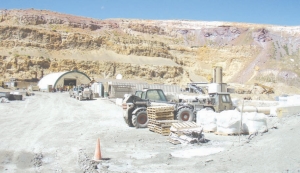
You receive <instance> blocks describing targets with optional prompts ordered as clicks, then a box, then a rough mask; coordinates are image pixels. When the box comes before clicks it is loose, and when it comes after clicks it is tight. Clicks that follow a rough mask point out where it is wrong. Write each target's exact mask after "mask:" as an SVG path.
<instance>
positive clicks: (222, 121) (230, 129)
mask: <svg viewBox="0 0 300 173" xmlns="http://www.w3.org/2000/svg"><path fill="white" fill-rule="evenodd" d="M240 124H241V113H240V112H239V111H237V110H228V111H223V112H220V113H219V114H218V115H217V133H220V134H238V133H239V131H240V130H239V129H240Z"/></svg>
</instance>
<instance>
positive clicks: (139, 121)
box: [132, 110, 148, 128]
mask: <svg viewBox="0 0 300 173" xmlns="http://www.w3.org/2000/svg"><path fill="white" fill-rule="evenodd" d="M132 124H133V125H134V126H135V127H136V128H146V127H147V125H148V116H147V112H146V111H145V110H141V111H139V112H137V113H136V115H132Z"/></svg>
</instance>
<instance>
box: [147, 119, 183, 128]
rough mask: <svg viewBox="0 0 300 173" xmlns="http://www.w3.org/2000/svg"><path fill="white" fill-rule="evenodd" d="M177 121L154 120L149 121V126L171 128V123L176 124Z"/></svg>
mask: <svg viewBox="0 0 300 173" xmlns="http://www.w3.org/2000/svg"><path fill="white" fill-rule="evenodd" d="M177 122H178V120H173V119H170V120H156V119H149V123H150V124H155V125H160V126H172V123H177Z"/></svg>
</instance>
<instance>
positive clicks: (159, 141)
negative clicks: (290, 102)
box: [0, 92, 300, 172]
mask: <svg viewBox="0 0 300 173" xmlns="http://www.w3.org/2000/svg"><path fill="white" fill-rule="evenodd" d="M0 114H1V116H0V127H1V128H0V139H1V141H0V172H300V150H299V143H300V116H290V117H288V118H282V119H278V118H271V119H269V122H270V123H269V125H268V126H269V128H270V129H269V131H268V132H267V133H264V134H257V135H254V136H251V137H250V139H248V138H249V136H248V135H247V136H241V137H240V138H239V136H218V135H214V134H210V133H206V134H205V137H206V138H207V139H208V140H209V142H208V143H205V144H193V145H192V144H190V145H173V144H171V143H169V142H167V138H168V137H166V136H161V135H159V134H156V133H153V132H150V131H149V130H148V129H135V128H129V127H128V126H127V125H126V124H125V122H124V120H123V117H122V109H121V107H119V106H117V105H115V104H114V103H113V102H111V101H109V100H107V99H99V98H98V99H94V100H90V101H77V100H75V99H73V98H70V97H69V96H68V93H43V92H35V95H34V96H28V97H25V100H24V101H11V102H10V103H0ZM273 124H276V126H277V129H275V128H274V129H271V127H273ZM98 138H100V141H101V153H102V157H103V158H104V159H105V160H102V161H100V162H94V161H93V160H92V158H93V155H94V151H95V146H96V141H97V139H98Z"/></svg>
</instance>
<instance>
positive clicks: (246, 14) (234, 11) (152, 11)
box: [0, 0, 300, 26]
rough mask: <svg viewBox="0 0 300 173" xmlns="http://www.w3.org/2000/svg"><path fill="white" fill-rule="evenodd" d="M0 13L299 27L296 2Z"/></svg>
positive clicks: (17, 4) (81, 5)
mask: <svg viewBox="0 0 300 173" xmlns="http://www.w3.org/2000/svg"><path fill="white" fill-rule="evenodd" d="M1 1H2V2H1V3H0V9H28V8H34V9H41V10H51V11H55V12H60V13H66V14H72V15H76V16H84V17H91V18H96V19H108V18H131V19H158V20H169V19H171V20H172V19H184V20H199V21H228V22H242V23H259V24H273V25H284V26H300V0H1Z"/></svg>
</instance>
